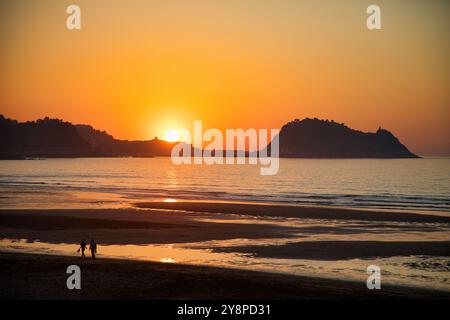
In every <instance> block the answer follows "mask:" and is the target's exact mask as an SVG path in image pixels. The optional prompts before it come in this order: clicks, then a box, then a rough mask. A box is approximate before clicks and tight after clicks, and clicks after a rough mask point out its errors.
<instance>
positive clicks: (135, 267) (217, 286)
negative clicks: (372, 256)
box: [0, 252, 450, 300]
mask: <svg viewBox="0 0 450 320" xmlns="http://www.w3.org/2000/svg"><path fill="white" fill-rule="evenodd" d="M0 263H1V265H2V266H4V267H3V268H1V270H0V281H1V283H2V286H1V288H0V298H1V299H25V300H27V299H33V300H36V299H37V300H53V299H56V300H72V299H75V300H79V299H81V300H83V299H113V300H117V299H138V300H158V299H169V300H180V299H183V300H196V299H197V300H199V299H204V300H217V299H233V300H252V299H260V300H283V299H291V300H343V299H346V300H379V299H382V300H392V299H394V300H405V299H433V300H435V299H437V300H449V299H450V292H446V291H439V290H431V289H422V288H415V287H406V286H405V287H403V286H390V285H383V286H382V289H381V290H368V289H367V287H366V283H365V282H353V281H344V280H334V279H322V278H314V277H306V276H293V275H285V274H276V273H266V272H260V271H247V270H236V269H225V268H218V267H205V266H192V265H183V264H167V263H166V264H164V263H156V262H143V261H133V260H121V259H98V260H90V259H81V258H79V257H67V256H58V255H39V254H28V253H4V252H0ZM72 264H76V265H79V266H80V269H81V272H82V273H81V274H82V276H81V279H82V280H81V283H82V284H81V285H82V289H81V290H68V289H67V288H66V279H67V277H68V275H67V274H66V273H65V271H66V268H67V267H68V266H69V265H72Z"/></svg>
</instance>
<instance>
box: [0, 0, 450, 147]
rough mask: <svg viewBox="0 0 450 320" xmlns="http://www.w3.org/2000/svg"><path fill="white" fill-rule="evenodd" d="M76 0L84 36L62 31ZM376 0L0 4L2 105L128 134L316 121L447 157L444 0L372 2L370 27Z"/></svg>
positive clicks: (14, 112)
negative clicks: (390, 136) (378, 26)
mask: <svg viewBox="0 0 450 320" xmlns="http://www.w3.org/2000/svg"><path fill="white" fill-rule="evenodd" d="M73 3H76V4H78V5H79V6H80V7H81V14H82V30H81V31H69V30H67V29H66V27H65V20H66V17H67V14H66V12H65V10H66V7H67V6H68V5H69V4H73ZM372 3H373V2H372V1H361V0H355V1H350V0H347V1H345V0H344V1H314V0H311V1H300V0H279V1H275V0H273V1H272V0H271V1H269V0H267V1H264V0H263V1H261V0H259V1H258V0H226V1H225V0H223V1H219V0H217V1H211V0H189V1H186V0H161V1H144V0H139V1H138V0H130V1H119V0H108V1H106V0H86V1H84V0H76V1H61V0H30V1H27V0H24V1H1V2H0V28H1V30H0V41H1V51H0V57H1V59H0V113H2V114H4V115H5V116H7V117H10V118H14V119H19V120H32V119H33V120H34V119H36V118H39V117H44V116H50V117H57V118H62V119H64V120H67V121H71V122H73V123H89V124H92V125H94V126H95V127H96V128H98V129H102V130H106V131H108V132H109V133H111V134H112V135H114V136H115V137H117V138H122V139H149V138H153V137H154V136H160V137H164V134H165V132H166V131H167V130H169V129H171V128H178V127H186V128H188V129H189V128H191V127H192V124H193V121H194V120H203V122H204V126H205V127H216V128H220V129H225V128H238V127H243V128H249V127H254V128H280V127H281V126H282V125H283V124H284V123H286V122H287V121H289V120H292V119H294V118H303V117H319V118H325V119H334V120H336V121H337V122H345V123H346V124H347V125H348V126H350V127H353V128H355V129H359V130H363V131H375V130H376V129H377V128H378V127H379V126H380V125H381V126H382V127H384V128H387V129H389V130H391V131H392V132H393V133H394V134H395V135H397V136H398V137H399V138H400V140H401V141H402V142H404V143H405V144H406V145H407V146H408V147H409V148H410V149H411V150H412V151H413V152H415V153H418V154H421V155H450V142H449V138H450V126H449V119H450V117H449V116H450V112H449V110H450V92H449V87H450V86H449V80H450V66H449V56H450V55H449V53H450V52H449V51H450V50H449V49H450V37H449V34H448V30H450V25H449V24H450V19H449V18H450V17H449V15H450V2H449V1H445V0H444V1H436V0H434V1H433V0H431V1H414V0H404V1H402V0H398V1H376V3H377V4H378V5H380V7H381V10H382V27H383V30H380V31H369V30H367V28H366V26H365V19H366V17H367V15H366V13H365V11H366V8H367V6H368V5H369V4H372Z"/></svg>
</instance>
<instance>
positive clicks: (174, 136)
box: [165, 130, 180, 142]
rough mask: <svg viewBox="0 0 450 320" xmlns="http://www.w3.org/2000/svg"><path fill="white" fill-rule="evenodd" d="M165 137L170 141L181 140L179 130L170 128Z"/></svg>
mask: <svg viewBox="0 0 450 320" xmlns="http://www.w3.org/2000/svg"><path fill="white" fill-rule="evenodd" d="M165 139H166V140H167V141H169V142H175V141H180V133H179V132H178V131H177V130H168V131H167V132H166V136H165Z"/></svg>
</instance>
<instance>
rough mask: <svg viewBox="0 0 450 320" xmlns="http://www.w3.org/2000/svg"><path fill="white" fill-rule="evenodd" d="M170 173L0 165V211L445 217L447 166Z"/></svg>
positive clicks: (101, 162)
mask: <svg viewBox="0 0 450 320" xmlns="http://www.w3.org/2000/svg"><path fill="white" fill-rule="evenodd" d="M259 169H260V167H259V165H179V166H177V165H174V164H172V162H171V159H170V158H101V159H100V158H84V159H81V158H80V159H44V160H34V161H16V160H11V161H9V160H8V161H2V162H1V166H0V190H1V197H0V208H55V207H60V208H68V207H73V208H79V207H89V208H91V207H122V206H128V205H129V204H130V203H133V202H138V201H142V200H145V201H148V200H164V199H175V200H212V201H245V202H273V203H286V204H297V205H301V204H304V205H324V206H344V207H355V208H378V209H393V210H413V211H440V212H444V213H449V212H450V159H449V158H426V159H281V161H280V170H279V173H278V174H277V175H275V176H261V175H260V174H259Z"/></svg>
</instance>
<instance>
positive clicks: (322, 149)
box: [280, 118, 418, 158]
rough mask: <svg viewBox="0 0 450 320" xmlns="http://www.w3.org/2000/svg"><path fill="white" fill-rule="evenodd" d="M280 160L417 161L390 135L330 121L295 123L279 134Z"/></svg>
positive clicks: (380, 129)
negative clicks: (283, 158) (383, 159)
mask: <svg viewBox="0 0 450 320" xmlns="http://www.w3.org/2000/svg"><path fill="white" fill-rule="evenodd" d="M280 157H285V158H286V157H290V158H418V156H417V155H415V154H414V153H412V152H411V151H409V150H408V148H406V147H405V146H404V145H403V144H402V143H401V142H400V141H399V140H398V139H397V138H396V137H395V136H394V135H393V134H392V133H391V132H389V131H388V130H386V129H382V128H379V129H378V130H377V132H374V133H371V132H368V133H366V132H361V131H357V130H354V129H351V128H349V127H347V126H345V125H344V124H340V123H336V122H334V121H333V120H320V119H317V118H314V119H310V118H306V119H303V120H299V119H295V120H294V121H291V122H289V123H287V124H285V125H284V126H283V127H282V128H281V131H280Z"/></svg>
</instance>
